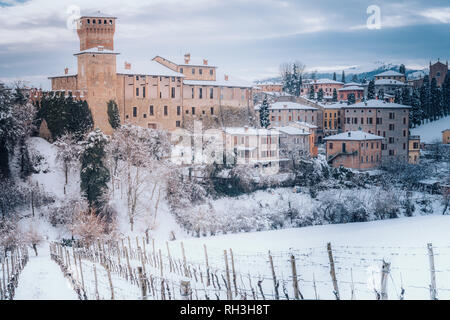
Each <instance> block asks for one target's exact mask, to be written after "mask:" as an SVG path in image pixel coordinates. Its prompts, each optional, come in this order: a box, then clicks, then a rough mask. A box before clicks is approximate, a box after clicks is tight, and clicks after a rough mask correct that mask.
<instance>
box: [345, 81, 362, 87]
mask: <svg viewBox="0 0 450 320" xmlns="http://www.w3.org/2000/svg"><path fill="white" fill-rule="evenodd" d="M360 85H361V83H357V82H348V83H344V87H351V86H360Z"/></svg>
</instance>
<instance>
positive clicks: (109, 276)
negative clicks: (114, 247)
mask: <svg viewBox="0 0 450 320" xmlns="http://www.w3.org/2000/svg"><path fill="white" fill-rule="evenodd" d="M106 272H107V273H108V281H109V287H110V289H111V300H114V287H113V283H112V279H111V272H110V270H109V267H108V266H106Z"/></svg>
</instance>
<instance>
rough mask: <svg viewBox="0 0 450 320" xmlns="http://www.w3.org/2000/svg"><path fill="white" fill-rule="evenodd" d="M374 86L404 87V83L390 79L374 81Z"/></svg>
mask: <svg viewBox="0 0 450 320" xmlns="http://www.w3.org/2000/svg"><path fill="white" fill-rule="evenodd" d="M375 85H376V86H380V85H396V86H406V84H405V83H404V82H401V81H398V80H391V79H379V80H375Z"/></svg>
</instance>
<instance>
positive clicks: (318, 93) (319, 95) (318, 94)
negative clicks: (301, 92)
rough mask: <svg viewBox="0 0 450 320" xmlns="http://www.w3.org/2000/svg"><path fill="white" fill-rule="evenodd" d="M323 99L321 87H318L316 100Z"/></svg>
mask: <svg viewBox="0 0 450 320" xmlns="http://www.w3.org/2000/svg"><path fill="white" fill-rule="evenodd" d="M322 100H323V89H322V88H320V89H319V92H317V101H322Z"/></svg>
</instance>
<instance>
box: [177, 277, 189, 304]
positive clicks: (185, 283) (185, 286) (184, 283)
mask: <svg viewBox="0 0 450 320" xmlns="http://www.w3.org/2000/svg"><path fill="white" fill-rule="evenodd" d="M180 290H181V300H191V283H190V281H189V279H187V278H185V279H182V280H181V283H180Z"/></svg>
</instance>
